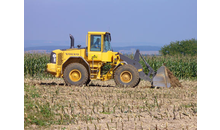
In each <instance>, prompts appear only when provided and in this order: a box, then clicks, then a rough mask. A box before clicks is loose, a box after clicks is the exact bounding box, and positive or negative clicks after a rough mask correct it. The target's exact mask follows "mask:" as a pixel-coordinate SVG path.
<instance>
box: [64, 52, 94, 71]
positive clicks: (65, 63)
mask: <svg viewBox="0 0 220 130" xmlns="http://www.w3.org/2000/svg"><path fill="white" fill-rule="evenodd" d="M72 59H73V60H75V59H80V60H82V61H83V65H84V66H85V67H86V69H87V70H88V74H89V75H90V67H89V63H88V62H87V61H86V60H85V59H84V58H83V57H82V56H70V57H69V58H68V59H67V60H66V61H65V62H64V63H63V64H62V71H61V73H62V74H63V71H64V67H66V66H67V65H68V64H69V63H68V62H70V60H72ZM70 63H73V62H70Z"/></svg>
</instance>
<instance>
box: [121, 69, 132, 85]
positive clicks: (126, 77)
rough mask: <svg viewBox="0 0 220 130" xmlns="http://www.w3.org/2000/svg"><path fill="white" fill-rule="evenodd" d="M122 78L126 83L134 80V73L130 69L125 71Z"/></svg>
mask: <svg viewBox="0 0 220 130" xmlns="http://www.w3.org/2000/svg"><path fill="white" fill-rule="evenodd" d="M120 79H121V81H122V82H124V83H129V82H130V81H131V80H132V74H131V73H130V72H129V71H123V72H122V73H121V75H120Z"/></svg>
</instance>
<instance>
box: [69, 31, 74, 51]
mask: <svg viewBox="0 0 220 130" xmlns="http://www.w3.org/2000/svg"><path fill="white" fill-rule="evenodd" d="M70 40H71V41H70V48H71V49H72V48H74V37H73V36H72V35H71V34H70Z"/></svg>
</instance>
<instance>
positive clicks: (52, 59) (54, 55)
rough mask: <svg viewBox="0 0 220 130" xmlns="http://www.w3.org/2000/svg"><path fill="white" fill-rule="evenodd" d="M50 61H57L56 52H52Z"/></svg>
mask: <svg viewBox="0 0 220 130" xmlns="http://www.w3.org/2000/svg"><path fill="white" fill-rule="evenodd" d="M50 63H56V53H54V52H51V54H50Z"/></svg>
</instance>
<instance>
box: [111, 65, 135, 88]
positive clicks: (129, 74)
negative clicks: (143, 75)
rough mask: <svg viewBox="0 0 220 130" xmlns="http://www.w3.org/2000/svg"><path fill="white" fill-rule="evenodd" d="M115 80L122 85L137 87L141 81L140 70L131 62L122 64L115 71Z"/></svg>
mask: <svg viewBox="0 0 220 130" xmlns="http://www.w3.org/2000/svg"><path fill="white" fill-rule="evenodd" d="M114 80H115V83H116V85H118V86H120V87H124V86H126V87H135V86H137V85H138V82H139V73H138V70H137V69H136V68H135V67H134V66H132V65H129V64H127V65H123V66H120V67H119V68H118V69H117V70H116V71H115V73H114Z"/></svg>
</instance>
